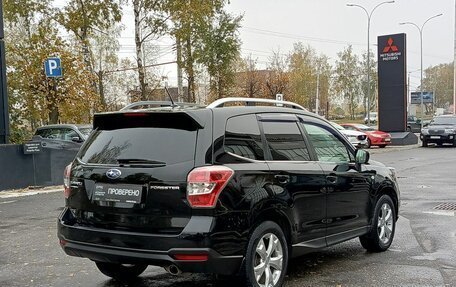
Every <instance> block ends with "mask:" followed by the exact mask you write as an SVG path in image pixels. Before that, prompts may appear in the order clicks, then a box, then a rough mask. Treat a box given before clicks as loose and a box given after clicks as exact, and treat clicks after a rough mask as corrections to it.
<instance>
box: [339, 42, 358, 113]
mask: <svg viewBox="0 0 456 287" xmlns="http://www.w3.org/2000/svg"><path fill="white" fill-rule="evenodd" d="M337 56H338V59H337V60H336V71H335V72H336V80H335V90H336V91H337V92H338V93H339V94H341V95H342V97H343V98H344V99H345V101H346V103H347V105H348V109H349V111H350V118H351V119H355V113H356V109H357V108H358V104H359V93H360V83H359V77H358V74H359V72H360V68H359V60H358V57H357V56H356V55H355V54H354V53H353V48H352V46H351V45H350V46H348V47H347V48H345V49H344V50H343V51H342V52H339V53H338V54H337Z"/></svg>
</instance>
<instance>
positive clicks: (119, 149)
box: [78, 127, 197, 165]
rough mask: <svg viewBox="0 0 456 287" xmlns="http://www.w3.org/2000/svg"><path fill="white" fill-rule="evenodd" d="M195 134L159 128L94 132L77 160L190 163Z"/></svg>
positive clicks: (96, 162) (193, 151)
mask: <svg viewBox="0 0 456 287" xmlns="http://www.w3.org/2000/svg"><path fill="white" fill-rule="evenodd" d="M196 134H197V132H196V131H187V130H181V129H170V128H159V127H150V128H145V127H141V128H124V129H117V130H95V131H94V132H93V133H92V134H91V136H90V137H89V139H88V140H87V142H86V145H85V146H83V148H82V149H81V151H80V153H79V155H78V157H79V158H80V159H81V160H82V161H83V162H87V163H95V164H117V163H118V161H117V160H118V159H124V160H125V159H144V160H152V161H159V162H164V163H166V164H168V165H170V164H174V163H179V162H185V161H191V160H193V158H194V153H195V144H196Z"/></svg>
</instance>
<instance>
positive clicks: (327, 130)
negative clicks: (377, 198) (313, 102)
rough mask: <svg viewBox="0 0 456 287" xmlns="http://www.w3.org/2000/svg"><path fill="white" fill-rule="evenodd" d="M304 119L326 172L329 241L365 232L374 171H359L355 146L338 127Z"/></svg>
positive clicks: (303, 122) (309, 136) (336, 240)
mask: <svg viewBox="0 0 456 287" xmlns="http://www.w3.org/2000/svg"><path fill="white" fill-rule="evenodd" d="M301 120H302V121H301V123H302V125H303V127H304V129H305V132H306V134H307V137H308V138H309V141H310V142H311V145H312V147H313V149H314V151H315V153H316V155H317V157H318V163H319V164H320V166H321V168H322V169H323V171H324V172H325V176H326V192H327V197H326V199H327V209H326V210H327V214H326V222H327V243H328V245H331V244H334V243H337V242H341V241H344V240H346V239H348V238H352V237H355V236H358V235H361V234H364V233H365V232H366V230H367V227H368V224H369V216H370V215H369V212H370V210H371V209H370V200H369V197H370V189H371V176H372V175H371V174H370V173H369V172H362V173H361V172H359V171H358V169H357V167H356V164H355V162H354V155H355V150H354V148H353V147H352V146H350V144H349V143H348V142H347V141H346V140H345V139H344V138H343V136H342V135H340V134H339V133H338V132H337V131H336V130H335V129H333V128H332V127H331V126H329V125H328V124H326V123H325V122H323V121H320V120H317V119H306V118H304V117H302V118H301Z"/></svg>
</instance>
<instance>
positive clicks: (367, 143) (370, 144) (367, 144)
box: [366, 138, 372, 148]
mask: <svg viewBox="0 0 456 287" xmlns="http://www.w3.org/2000/svg"><path fill="white" fill-rule="evenodd" d="M371 146H372V143H371V140H370V139H369V138H368V139H367V141H366V148H370V147H371Z"/></svg>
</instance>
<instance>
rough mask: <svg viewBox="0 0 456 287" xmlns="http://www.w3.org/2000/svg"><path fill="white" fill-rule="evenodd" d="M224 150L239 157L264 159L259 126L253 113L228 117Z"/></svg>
mask: <svg viewBox="0 0 456 287" xmlns="http://www.w3.org/2000/svg"><path fill="white" fill-rule="evenodd" d="M224 150H225V152H229V153H232V154H235V155H238V156H241V157H245V158H249V159H254V160H264V151H263V147H262V143H261V134H260V128H259V127H258V122H257V119H256V116H255V115H243V116H237V117H233V118H230V119H228V121H227V123H226V131H225V143H224Z"/></svg>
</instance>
